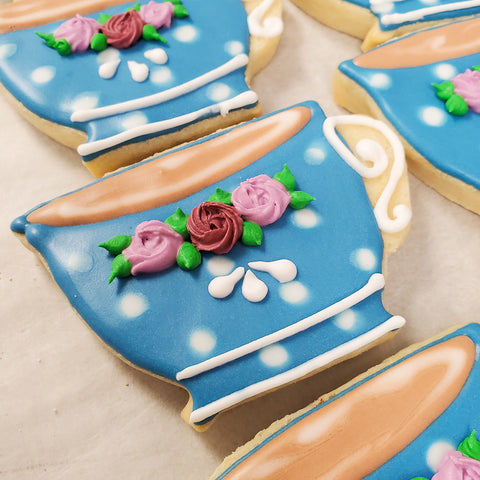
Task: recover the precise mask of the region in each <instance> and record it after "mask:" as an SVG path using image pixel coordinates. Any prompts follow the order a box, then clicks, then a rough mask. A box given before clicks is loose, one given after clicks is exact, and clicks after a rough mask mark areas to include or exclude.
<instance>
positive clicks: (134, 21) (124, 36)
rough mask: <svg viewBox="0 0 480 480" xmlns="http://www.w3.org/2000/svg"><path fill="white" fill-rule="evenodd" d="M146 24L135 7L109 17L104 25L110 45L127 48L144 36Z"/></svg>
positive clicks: (103, 28) (104, 31) (103, 30)
mask: <svg viewBox="0 0 480 480" xmlns="http://www.w3.org/2000/svg"><path fill="white" fill-rule="evenodd" d="M144 25H145V23H144V21H143V20H142V17H141V16H140V15H139V13H138V12H137V11H136V10H135V9H133V10H128V11H127V12H125V13H120V14H118V15H114V16H113V17H111V18H109V19H108V20H107V21H106V22H105V23H104V24H103V25H102V32H103V33H104V34H105V36H106V37H107V43H108V45H111V46H112V47H114V48H118V49H125V48H129V47H131V46H132V45H135V44H136V43H137V42H138V41H139V40H140V38H142V33H143V26H144Z"/></svg>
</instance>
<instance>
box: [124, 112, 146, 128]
mask: <svg viewBox="0 0 480 480" xmlns="http://www.w3.org/2000/svg"><path fill="white" fill-rule="evenodd" d="M147 123H148V118H147V116H146V115H145V114H144V113H142V112H134V113H131V114H130V115H127V116H126V117H125V119H124V120H123V121H122V127H123V128H124V129H125V130H129V129H130V128H135V127H139V126H140V125H145V124H147Z"/></svg>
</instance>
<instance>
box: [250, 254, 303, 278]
mask: <svg viewBox="0 0 480 480" xmlns="http://www.w3.org/2000/svg"><path fill="white" fill-rule="evenodd" d="M248 266H249V267H250V268H252V269H253V270H258V271H259V272H267V273H269V274H270V275H271V276H272V277H273V278H275V279H276V280H278V281H279V282H280V283H285V282H291V281H292V280H294V279H295V277H296V276H297V266H296V265H295V264H294V263H293V262H292V261H291V260H287V259H285V258H284V259H282V260H275V261H274V262H249V263H248Z"/></svg>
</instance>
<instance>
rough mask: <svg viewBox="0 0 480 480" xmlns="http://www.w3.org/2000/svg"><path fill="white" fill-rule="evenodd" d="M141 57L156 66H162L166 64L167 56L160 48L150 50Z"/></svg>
mask: <svg viewBox="0 0 480 480" xmlns="http://www.w3.org/2000/svg"><path fill="white" fill-rule="evenodd" d="M143 56H144V57H145V58H146V59H147V60H150V61H151V62H153V63H156V64H157V65H163V64H165V63H167V62H168V55H167V52H165V50H163V49H162V48H152V49H151V50H147V51H146V52H145V53H144V54H143Z"/></svg>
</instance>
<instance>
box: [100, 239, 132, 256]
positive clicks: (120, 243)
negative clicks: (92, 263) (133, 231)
mask: <svg viewBox="0 0 480 480" xmlns="http://www.w3.org/2000/svg"><path fill="white" fill-rule="evenodd" d="M131 243H132V237H131V236H130V235H117V236H116V237H113V238H111V239H110V240H108V241H107V242H102V243H100V244H99V245H98V246H99V247H102V248H104V249H105V250H107V251H108V252H109V253H111V254H112V255H120V254H121V253H122V252H123V250H125V249H126V248H127V247H128V246H129V245H130V244H131Z"/></svg>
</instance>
